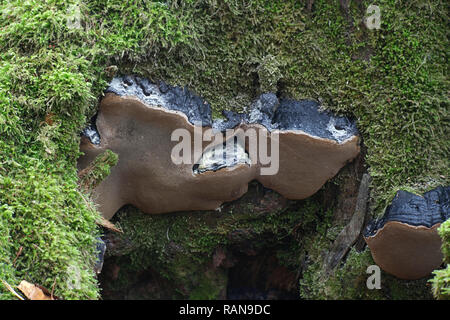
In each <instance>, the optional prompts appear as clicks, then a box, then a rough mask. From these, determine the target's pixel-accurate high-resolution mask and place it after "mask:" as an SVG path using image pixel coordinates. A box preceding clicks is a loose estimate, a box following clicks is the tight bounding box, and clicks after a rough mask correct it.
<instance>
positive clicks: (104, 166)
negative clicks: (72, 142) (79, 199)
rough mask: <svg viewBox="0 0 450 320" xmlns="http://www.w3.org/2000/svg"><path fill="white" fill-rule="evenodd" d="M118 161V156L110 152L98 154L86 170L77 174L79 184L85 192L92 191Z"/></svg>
mask: <svg viewBox="0 0 450 320" xmlns="http://www.w3.org/2000/svg"><path fill="white" fill-rule="evenodd" d="M118 160H119V156H118V155H117V154H116V153H114V152H112V151H111V150H106V151H105V152H103V153H101V154H99V155H98V156H97V157H96V158H95V159H94V161H92V163H91V164H90V165H89V166H88V167H87V168H86V169H84V170H83V171H81V172H80V173H79V174H78V176H79V178H80V184H81V185H82V186H83V187H84V188H85V189H86V190H92V189H94V188H95V187H96V186H97V185H98V184H99V183H100V182H101V181H103V179H105V178H106V177H107V176H108V175H109V174H110V173H111V167H113V166H115V165H116V164H117V161H118Z"/></svg>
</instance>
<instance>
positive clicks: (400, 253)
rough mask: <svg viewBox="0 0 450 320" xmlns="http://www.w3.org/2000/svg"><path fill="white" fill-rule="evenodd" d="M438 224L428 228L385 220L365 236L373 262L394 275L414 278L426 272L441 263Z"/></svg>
mask: <svg viewBox="0 0 450 320" xmlns="http://www.w3.org/2000/svg"><path fill="white" fill-rule="evenodd" d="M439 226H440V224H436V225H434V226H433V227H431V228H428V227H425V226H411V225H408V224H406V223H402V222H398V221H389V222H387V223H386V224H385V225H384V226H383V228H382V229H380V230H378V232H377V233H376V234H375V235H374V236H371V237H366V238H365V240H366V242H367V245H368V246H369V248H370V251H371V253H372V257H373V260H374V261H375V263H376V264H377V265H378V266H379V267H380V268H381V269H383V270H384V271H386V272H387V273H390V274H392V275H394V276H396V277H397V278H400V279H407V280H416V279H420V278H423V277H426V276H427V275H429V274H430V273H431V272H432V271H433V270H435V269H437V268H439V266H440V265H441V264H442V259H443V256H442V252H441V244H442V242H441V238H440V237H439V234H438V233H437V228H438V227H439Z"/></svg>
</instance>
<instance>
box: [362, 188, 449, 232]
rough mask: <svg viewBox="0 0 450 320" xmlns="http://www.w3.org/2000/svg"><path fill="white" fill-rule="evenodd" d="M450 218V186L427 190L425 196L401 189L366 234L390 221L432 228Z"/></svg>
mask: <svg viewBox="0 0 450 320" xmlns="http://www.w3.org/2000/svg"><path fill="white" fill-rule="evenodd" d="M449 218H450V186H447V187H437V188H435V189H433V190H431V191H428V192H426V193H425V194H424V195H423V197H421V196H418V195H416V194H413V193H410V192H407V191H403V190H399V191H397V194H396V195H395V197H394V200H392V203H391V205H390V206H388V207H387V209H386V212H385V214H384V216H383V217H382V218H380V219H378V220H374V221H372V222H370V223H369V224H368V226H367V227H366V230H365V232H364V236H365V237H370V236H373V235H375V234H376V233H377V231H378V230H379V229H381V228H383V226H384V225H385V224H386V223H387V222H389V221H398V222H402V223H406V224H409V225H411V226H425V227H427V228H431V227H432V226H434V225H436V224H438V223H442V222H444V221H446V220H447V219H449Z"/></svg>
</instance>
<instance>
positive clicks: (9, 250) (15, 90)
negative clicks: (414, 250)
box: [0, 0, 450, 298]
mask: <svg viewBox="0 0 450 320" xmlns="http://www.w3.org/2000/svg"><path fill="white" fill-rule="evenodd" d="M369 4H370V2H369V1H363V2H362V3H361V8H362V10H360V9H361V8H360V7H358V4H357V3H356V2H351V5H350V10H349V15H348V17H349V18H350V20H352V21H353V28H351V30H349V28H348V26H349V21H348V20H347V18H346V17H345V15H343V14H342V11H341V9H340V8H339V7H338V5H337V4H336V3H334V2H326V1H315V2H314V12H313V13H312V14H308V13H307V12H306V10H305V8H304V5H303V4H302V3H301V2H299V1H294V0H292V1H281V0H280V1H265V0H246V1H241V2H238V1H212V0H198V1H183V2H180V1H167V2H164V3H162V2H159V1H150V0H127V1H123V0H110V1H107V2H105V1H96V0H86V1H62V0H46V1H37V0H30V1H25V2H24V1H17V0H14V1H1V2H0V9H1V11H2V15H1V16H0V28H1V33H2V37H1V38H0V61H1V63H0V105H1V107H0V135H1V139H0V216H1V217H2V219H3V222H2V223H1V224H0V228H1V230H0V234H1V235H2V236H1V238H0V241H1V244H2V248H3V249H2V251H1V258H0V261H1V262H2V263H3V264H6V267H5V268H4V267H2V270H7V271H5V272H3V271H2V272H3V273H2V274H0V275H1V276H4V277H5V278H7V279H9V281H11V282H12V283H11V284H12V285H14V284H17V281H19V280H20V279H22V278H27V280H31V281H35V282H37V283H39V284H41V285H44V286H46V287H52V286H53V284H54V283H56V285H55V294H56V295H58V296H61V297H63V298H96V297H98V290H97V286H96V283H95V280H94V278H93V273H92V271H90V270H91V269H90V264H91V260H92V259H93V258H92V257H93V255H94V252H93V249H91V248H93V247H94V244H95V236H96V234H97V230H96V226H95V220H96V216H97V213H95V212H92V211H91V210H90V209H89V206H88V205H87V204H86V202H85V201H84V200H83V196H82V195H80V193H79V192H78V185H77V174H76V170H75V163H76V159H77V157H78V155H79V148H78V146H79V132H80V131H81V129H82V128H83V126H85V124H86V122H87V119H88V118H90V117H91V116H92V115H93V114H94V113H95V108H96V106H97V102H98V100H97V97H99V96H100V95H101V92H102V91H103V90H104V89H105V86H106V83H107V79H108V75H107V72H106V68H107V67H108V66H110V65H117V66H119V71H120V72H123V73H128V72H133V73H137V74H142V75H145V76H147V77H149V78H151V79H153V80H157V79H165V80H167V81H168V82H169V83H172V84H180V85H189V86H190V87H191V88H193V89H194V90H195V91H196V92H197V93H198V94H201V95H202V96H203V97H205V98H206V99H207V100H208V101H210V102H211V104H212V107H213V114H214V116H215V117H219V116H220V112H221V110H223V109H224V108H231V109H234V110H238V111H239V110H240V111H242V107H243V106H245V105H248V104H249V103H250V102H251V101H252V100H253V99H254V98H255V97H256V96H257V95H258V94H259V93H260V92H261V91H265V90H275V89H277V91H278V93H279V94H281V95H283V96H291V97H294V98H313V99H318V100H319V101H321V102H322V103H323V105H324V106H325V107H327V108H330V109H333V110H334V111H336V112H340V113H345V114H347V115H352V116H354V117H355V118H356V119H357V121H358V127H359V129H360V131H361V134H362V137H363V139H364V143H365V145H366V146H367V148H368V153H367V157H366V162H367V164H368V166H369V171H370V173H371V175H372V177H373V179H374V180H373V188H374V190H373V191H374V192H373V193H372V196H373V200H374V202H373V203H374V210H375V213H377V214H381V213H382V212H383V209H384V207H385V206H386V205H387V203H388V201H389V198H390V197H391V195H392V193H393V192H395V191H396V190H397V189H399V188H400V187H408V188H412V189H413V190H416V191H417V192H419V193H420V192H423V191H426V190H429V189H430V188H432V187H434V186H436V185H439V184H448V183H449V181H448V177H449V176H450V175H449V167H448V164H447V157H448V156H447V155H448V151H449V141H448V139H447V136H448V132H446V128H448V121H447V120H446V119H448V97H447V96H446V93H447V92H448V81H446V78H445V76H446V74H448V66H447V63H446V61H448V51H447V50H446V44H447V37H446V30H447V8H446V7H445V4H443V3H442V2H440V1H430V2H427V4H426V5H423V4H421V2H420V1H413V2H411V3H408V5H404V4H403V3H399V2H397V1H393V0H383V1H378V2H377V5H379V6H380V8H381V12H382V16H381V19H382V20H381V21H382V24H381V30H377V31H369V30H366V29H365V28H364V27H363V26H362V25H361V24H359V23H358V22H359V21H361V19H362V17H363V15H364V8H366V7H367V6H368V5H369ZM74 7H75V8H78V9H77V10H78V11H79V13H80V20H79V22H80V28H78V27H77V24H76V23H75V27H73V26H74V24H73V21H75V22H76V21H77V20H76V19H75V20H74V17H75V18H76V13H77V10H75V11H74ZM68 21H70V22H71V23H68ZM446 121H447V122H446ZM161 219H162V220H164V218H161ZM165 219H166V221H168V222H170V221H172V219H173V218H165ZM189 219H191V218H189ZM205 219H206V218H203V217H202V218H201V219H197V220H195V219H193V220H191V221H192V223H193V222H194V221H196V222H195V223H196V224H199V228H198V230H200V231H199V233H198V234H201V235H202V236H201V237H200V236H198V237H195V236H192V241H193V242H192V243H193V248H196V249H197V250H200V252H201V253H205V254H206V252H207V251H208V248H211V247H213V246H214V245H217V244H218V243H222V242H223V241H224V240H223V237H222V236H217V235H216V234H215V233H211V231H208V230H209V228H210V225H209V224H208V223H207V222H206V221H207V220H205ZM286 219H287V220H285V222H286V223H288V222H289V223H292V221H289V218H286ZM200 220H201V221H200ZM180 221H181V219H180ZM168 222H159V223H160V224H164V226H166V224H167V223H168ZM272 222H273V221H272ZM228 223H229V224H233V221H232V220H231V221H229V222H228ZM250 224H251V223H250V222H249V225H250ZM182 225H183V224H182V223H175V226H174V229H173V230H172V232H174V234H177V233H178V232H180V233H181V232H182V231H181V230H184V229H183V228H182ZM278 227H280V229H279V231H280V232H281V231H282V230H283V229H285V230H286V232H287V231H288V228H287V227H286V226H280V225H279V224H278ZM223 228H225V226H223ZM255 228H256V230H257V231H258V232H263V231H264V230H267V228H271V227H269V225H268V223H263V222H261V223H260V224H259V225H258V224H257V225H256V227H255ZM258 228H259V229H258ZM225 229H226V228H225ZM149 232H150V231H149ZM152 232H157V234H160V233H161V232H160V231H158V230H156V231H155V230H153V231H152ZM158 232H159V233H158ZM188 234H190V233H188ZM161 236H162V237H160V238H158V239H162V238H164V236H165V235H164V234H163V235H161ZM3 244H4V246H3ZM155 245H156V247H157V248H161V245H160V244H159V242H158V243H157V244H155ZM20 247H23V251H22V253H21V255H20V257H19V258H17V260H16V263H15V264H14V266H12V261H14V259H15V256H16V253H17V251H18V250H19V248H20ZM191 249H192V248H191ZM161 250H162V249H161ZM192 250H193V249H192ZM69 257H70V258H69ZM73 265H76V266H77V267H76V268H78V269H80V270H81V272H80V274H81V278H82V281H81V287H80V289H77V290H73V289H71V286H69V285H68V284H67V283H70V282H71V281H72V280H73V275H71V272H67V270H72V269H73ZM8 270H9V271H8ZM3 274H5V275H3ZM55 279H56V282H55ZM71 279H72V280H71ZM1 290H2V291H1V294H6V295H9V293H8V292H6V291H5V290H4V288H3V287H2V289H1Z"/></svg>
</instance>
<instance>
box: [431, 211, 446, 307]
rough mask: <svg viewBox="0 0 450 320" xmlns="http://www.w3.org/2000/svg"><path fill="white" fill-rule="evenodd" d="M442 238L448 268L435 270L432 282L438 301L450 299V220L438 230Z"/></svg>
mask: <svg viewBox="0 0 450 320" xmlns="http://www.w3.org/2000/svg"><path fill="white" fill-rule="evenodd" d="M438 231H439V235H440V236H441V238H442V253H443V255H444V263H445V264H446V265H447V267H446V268H444V269H441V270H435V271H434V272H433V274H434V278H433V279H431V280H430V282H431V284H432V286H433V294H434V296H435V297H436V298H437V299H447V300H448V299H450V220H447V221H445V222H444V223H443V224H442V225H441V226H440V227H439V229H438Z"/></svg>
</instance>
